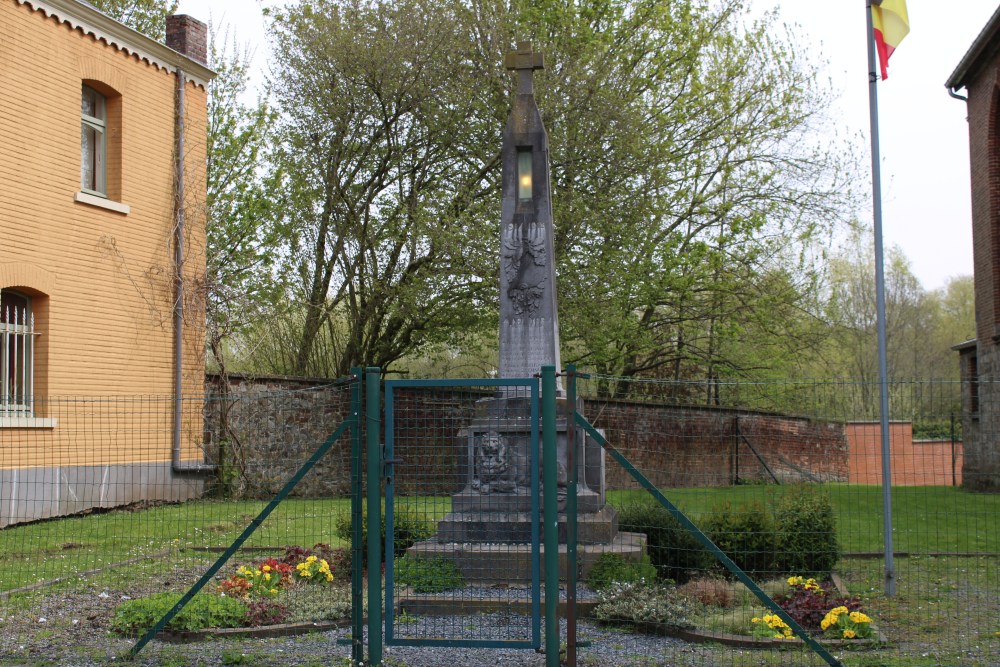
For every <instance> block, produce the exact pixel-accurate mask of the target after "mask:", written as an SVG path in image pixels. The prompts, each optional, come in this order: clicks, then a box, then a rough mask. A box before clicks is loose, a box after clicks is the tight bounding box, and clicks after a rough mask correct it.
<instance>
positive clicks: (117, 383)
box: [0, 0, 207, 468]
mask: <svg viewBox="0 0 1000 667" xmlns="http://www.w3.org/2000/svg"><path fill="white" fill-rule="evenodd" d="M38 4H39V5H40V4H41V3H38ZM53 11H54V10H51V9H50V8H48V7H47V6H46V7H42V6H39V7H38V8H36V7H35V6H34V3H32V2H31V1H30V0H0V63H2V65H0V88H2V89H3V91H4V93H3V95H0V118H3V122H2V123H0V155H2V156H3V159H2V160H0V180H2V181H3V183H4V187H3V188H0V211H2V214H0V238H2V241H0V288H10V289H17V290H19V291H22V292H25V293H27V294H28V295H30V296H31V297H32V308H33V310H34V311H35V314H36V324H37V328H38V330H39V331H40V332H41V335H40V336H39V337H38V339H37V347H36V351H35V352H36V355H35V356H36V364H35V380H36V386H35V389H36V392H35V393H36V394H37V397H36V398H37V399H38V408H39V413H38V414H36V416H37V417H46V416H47V415H46V414H44V411H45V410H46V409H47V407H46V406H48V405H52V404H53V403H52V402H50V401H46V399H48V398H53V397H64V396H87V397H98V396H122V395H140V394H142V395H152V394H156V395H167V394H170V392H171V391H172V390H173V358H172V345H173V338H174V334H173V326H172V322H171V316H172V305H173V285H172V283H173V280H172V276H173V255H172V245H173V237H172V230H173V228H174V222H175V216H174V208H175V207H174V203H175V202H174V160H175V158H174V155H175V149H174V147H175V126H176V123H175V93H176V75H175V74H174V73H173V71H172V69H171V67H168V66H167V65H169V64H170V63H169V62H166V61H163V62H161V61H157V60H156V57H157V56H152V55H148V54H149V53H153V52H155V50H156V47H158V46H159V45H157V44H155V43H152V42H151V41H150V40H146V41H141V38H140V37H138V36H135V35H134V34H132V33H129V32H127V31H125V32H122V34H125V35H126V36H129V38H130V39H134V40H137V41H138V47H137V46H136V44H134V43H125V42H122V41H121V40H117V41H116V39H117V38H115V37H113V36H112V37H108V34H111V33H103V32H101V31H102V30H104V29H107V30H112V31H113V30H115V29H116V28H115V26H113V25H110V24H111V23H113V22H110V20H108V19H107V18H106V17H102V16H100V15H98V14H96V13H95V12H94V10H93V9H91V8H89V7H87V6H86V5H85V4H84V3H79V6H78V7H76V8H68V9H66V10H63V9H60V10H58V11H59V14H58V15H57V14H53V13H51V12H53ZM68 12H79V13H80V16H71V15H69V13H68ZM81 17H82V18H81ZM91 19H93V20H92V21H91ZM102 21H104V23H103V24H102V23H101V22H102ZM102 25H104V26H105V27H104V28H102V27H101V26H102ZM94 26H97V27H94ZM94 31H96V33H95V32H94ZM147 47H148V48H147ZM160 48H162V51H163V52H164V53H166V54H167V55H168V56H170V57H173V58H177V59H179V58H180V56H177V55H176V54H173V53H172V52H169V50H168V49H166V47H160ZM85 82H86V83H87V84H88V85H91V86H92V87H95V88H99V89H100V90H101V91H102V92H104V93H106V94H107V95H108V99H109V104H108V107H109V109H108V111H109V119H108V120H109V124H108V127H107V133H106V134H107V142H108V148H109V153H108V161H107V162H108V165H107V167H108V195H109V199H108V200H104V201H105V203H110V204H125V205H127V206H128V207H129V211H128V213H127V214H126V213H123V212H121V211H116V210H111V209H109V208H107V206H97V205H93V204H91V203H86V202H84V201H79V200H78V197H77V195H78V194H79V192H80V190H81V179H80V172H81V138H80V133H81V115H80V109H81V90H82V85H83V84H84V83H85ZM186 91H187V105H186V114H187V118H186V122H185V128H186V129H185V132H186V145H187V149H186V151H187V152H186V156H185V159H186V161H187V163H186V164H187V168H186V175H187V178H188V182H187V185H186V191H187V194H188V200H187V201H185V202H184V206H185V208H186V211H187V213H186V220H187V223H188V238H187V248H186V264H185V273H186V275H187V277H188V278H189V279H190V281H191V284H192V285H195V284H198V283H199V282H202V283H203V279H204V271H205V259H204V258H205V250H204V245H205V240H204V236H205V222H204V193H205V185H206V174H205V137H206V134H205V132H206V123H207V120H206V90H205V88H204V86H202V85H198V84H196V83H194V82H193V81H189V82H188V83H187V85H186ZM188 296H189V297H190V298H191V302H190V303H189V304H188V317H187V320H186V325H185V329H184V333H183V336H184V339H183V342H184V353H185V363H184V367H183V382H184V388H183V389H184V393H186V394H200V393H201V392H202V387H203V382H204V333H203V323H204V315H203V308H202V307H201V306H200V301H201V300H200V299H198V298H197V289H191V290H190V291H189V293H188ZM72 419H73V418H72V417H71V416H68V417H65V418H64V420H63V421H62V422H60V424H59V425H58V426H57V427H56V429H58V430H61V431H62V437H61V438H60V437H59V434H58V433H55V432H54V430H53V429H46V428H36V429H27V430H25V429H20V430H21V431H22V432H20V433H14V431H16V430H18V429H8V428H0V468H16V467H29V466H51V465H75V464H86V463H89V462H91V461H101V460H115V461H120V462H122V463H134V462H140V461H150V460H158V461H163V460H166V461H169V460H170V453H171V447H170V437H169V434H166V436H165V439H164V440H163V441H162V447H159V448H158V449H156V453H151V451H152V449H151V448H150V449H146V450H144V451H143V452H141V453H140V452H139V451H128V450H123V449H122V448H121V447H118V446H117V445H116V443H115V442H114V441H113V440H110V441H109V440H104V441H101V442H88V438H87V436H86V435H81V436H80V437H75V438H67V437H66V434H68V433H74V432H75V429H77V428H78V427H77V426H76V425H75V424H74V423H73V421H72ZM79 428H82V427H79ZM199 430H200V429H199ZM26 439H30V440H31V441H32V442H33V443H34V446H33V447H32V448H30V449H29V450H15V449H13V448H12V447H10V446H8V445H9V443H11V442H15V441H16V442H25V441H26ZM60 442H61V443H66V442H71V443H72V444H71V448H70V450H69V451H67V450H65V449H61V450H60V451H56V450H57V446H56V444H57V443H60ZM183 444H184V451H183V453H182V458H183V459H184V460H196V461H200V459H201V451H200V448H199V445H200V442H185V443H183ZM150 457H152V458H150Z"/></svg>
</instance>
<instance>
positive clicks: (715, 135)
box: [273, 0, 849, 393]
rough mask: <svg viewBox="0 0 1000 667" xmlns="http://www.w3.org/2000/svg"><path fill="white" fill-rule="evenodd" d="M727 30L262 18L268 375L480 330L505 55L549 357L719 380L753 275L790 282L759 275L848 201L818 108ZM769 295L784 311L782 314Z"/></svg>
mask: <svg viewBox="0 0 1000 667" xmlns="http://www.w3.org/2000/svg"><path fill="white" fill-rule="evenodd" d="M743 12H744V10H743V6H742V4H741V3H739V2H734V1H731V2H726V3H723V4H722V6H721V7H718V8H715V7H712V6H709V4H708V3H707V2H701V1H699V0H686V1H678V2H671V3H664V2H661V1H659V0H630V1H629V2H615V3H609V2H606V1H604V0H584V1H581V2H573V3H569V2H562V1H559V0H547V1H543V2H526V1H520V0H517V1H514V2H510V3H508V2H501V1H500V0H475V1H473V2H459V1H457V0H430V1H428V2H416V1H415V0H409V1H408V2H402V3H389V2H386V1H381V0H375V1H364V2H362V1H361V0H313V1H309V2H305V3H303V4H301V5H299V6H298V7H295V8H292V9H288V10H284V11H281V12H278V13H276V14H275V15H274V22H273V28H274V34H275V38H276V49H277V58H276V62H278V63H279V65H278V70H277V71H276V73H275V74H276V76H277V77H279V78H280V79H281V81H282V87H281V89H282V90H281V93H280V95H279V105H280V107H281V111H282V122H281V126H282V127H281V136H282V139H283V141H282V145H283V146H284V147H285V148H284V149H283V151H282V155H281V164H282V165H284V168H285V169H286V175H285V179H284V181H283V184H284V185H283V188H284V189H283V192H284V193H285V195H284V196H285V198H286V199H285V201H286V202H287V204H286V205H285V206H284V207H283V210H284V212H285V214H286V222H287V224H288V225H289V228H290V229H291V230H292V233H291V234H290V236H289V238H288V241H287V243H286V245H285V246H284V248H283V250H282V251H281V252H282V254H283V256H286V257H287V258H288V259H289V260H290V262H291V264H292V265H293V266H294V267H295V270H294V272H293V274H292V277H294V282H293V286H292V288H291V289H290V291H289V292H288V297H289V299H290V301H291V302H292V303H293V304H295V306H294V315H295V318H297V319H296V320H295V324H296V326H297V327H298V334H297V335H296V355H295V358H294V359H292V360H288V361H289V362H290V364H289V366H290V368H289V370H293V371H295V372H308V371H309V370H310V369H313V370H318V369H320V367H321V364H320V363H319V360H318V358H317V355H316V350H317V345H318V341H322V340H327V341H328V342H329V343H330V347H331V349H333V352H334V354H333V357H334V361H333V362H332V363H330V364H329V365H328V368H327V367H323V368H322V371H323V372H324V373H325V372H328V371H335V372H337V373H343V372H345V371H346V369H347V368H349V367H350V366H351V365H355V364H364V365H367V364H374V365H380V366H383V367H386V366H388V365H390V364H393V363H396V362H397V361H398V360H399V359H400V358H401V357H402V356H403V355H405V354H407V353H412V352H413V351H414V350H419V349H421V347H422V346H427V345H430V344H433V343H436V342H441V341H450V342H454V339H456V338H458V337H459V336H461V335H462V334H463V333H468V332H475V333H477V334H479V335H482V333H483V331H486V330H488V327H489V325H491V324H493V325H494V326H495V313H496V287H495V285H496V272H497V258H498V256H499V252H498V250H497V245H498V238H497V237H498V234H496V232H495V231H494V226H495V224H496V223H495V221H496V220H497V219H498V218H499V196H498V192H499V182H498V179H499V170H498V166H499V165H498V162H497V157H498V151H499V146H500V131H501V129H502V127H503V122H504V119H505V117H506V114H507V110H508V108H509V99H510V97H509V96H510V92H511V86H512V80H511V77H510V76H509V74H508V73H506V72H505V71H503V70H502V68H501V63H502V62H503V56H504V53H505V52H506V51H508V50H510V48H511V47H512V45H513V44H514V43H515V41H516V40H517V39H519V38H520V39H523V38H524V37H526V36H530V37H531V38H532V39H533V40H534V41H535V48H536V49H538V50H541V51H542V52H544V54H545V57H546V60H547V63H548V66H547V69H546V70H544V71H543V72H541V73H540V75H539V79H538V84H537V86H536V90H537V95H538V97H539V105H540V107H541V108H542V109H543V113H544V114H545V118H544V120H545V123H546V125H547V127H548V130H549V133H550V140H551V153H552V154H551V169H552V182H553V184H554V188H555V193H554V207H555V210H554V215H555V219H556V225H557V229H556V239H555V241H556V255H557V261H558V275H559V286H558V289H559V301H560V323H561V326H562V332H563V341H562V342H563V348H564V350H565V352H564V359H566V360H567V361H575V362H577V363H580V364H582V365H585V366H587V367H589V368H591V369H594V370H597V371H599V372H602V373H605V374H610V375H624V376H637V375H644V376H684V377H689V376H694V375H697V374H699V373H700V374H705V373H706V372H709V371H708V369H709V368H719V367H735V366H736V364H737V361H736V358H735V357H732V356H731V357H730V358H729V359H726V358H723V356H722V355H724V354H730V353H731V352H732V351H733V350H734V346H733V345H731V344H729V342H728V339H727V338H726V336H730V333H731V332H733V331H735V330H737V329H739V327H738V326H735V325H734V324H733V323H732V317H733V316H734V315H739V316H742V315H744V314H745V313H746V312H747V311H748V309H753V308H754V307H755V306H756V304H758V303H761V299H765V300H767V301H768V302H773V301H774V295H773V294H771V293H770V292H769V291H768V289H767V286H768V284H771V285H774V284H777V283H776V282H774V280H775V277H779V276H784V278H781V279H780V280H778V282H782V281H783V284H784V286H785V287H791V286H793V285H797V286H798V287H803V286H806V285H809V284H811V281H809V280H805V281H797V280H794V279H789V277H790V276H792V275H793V274H795V273H796V271H797V270H798V269H799V268H800V267H799V266H797V265H793V266H788V265H785V264H781V263H776V261H785V260H779V259H778V258H789V257H796V256H797V250H801V249H803V248H805V247H807V246H809V245H810V244H811V243H812V242H813V241H814V239H815V238H816V236H817V235H818V234H820V233H822V232H823V231H826V230H828V229H829V228H830V226H832V225H833V224H835V222H836V221H837V220H839V219H840V218H841V215H842V211H843V210H845V209H846V208H847V205H846V204H847V201H848V196H847V195H845V194H843V193H844V192H845V188H844V187H843V185H844V184H843V182H842V180H841V179H842V176H843V173H844V171H843V169H842V165H841V164H840V162H839V160H840V158H839V157H838V156H837V154H835V153H834V152H833V151H832V150H829V149H821V148H818V147H813V146H810V145H809V144H808V143H807V142H804V141H802V134H803V133H804V132H805V131H806V130H807V129H809V128H810V126H811V124H812V123H814V122H815V121H816V116H817V113H818V112H819V111H820V110H822V109H823V108H824V104H825V99H824V97H823V93H822V90H821V89H820V87H819V86H818V85H817V82H816V81H815V74H814V70H813V69H812V67H811V66H810V65H809V64H808V63H803V62H801V61H800V60H799V59H798V58H797V57H796V56H795V55H794V50H793V49H791V48H790V46H789V45H788V44H787V43H786V42H785V41H783V39H781V38H778V37H776V36H775V35H774V34H773V32H774V31H775V29H776V28H775V26H774V24H773V18H772V17H765V18H764V19H762V20H761V21H759V22H756V23H751V24H749V25H747V24H745V20H744V13H743ZM848 173H849V172H848ZM806 268H808V267H806ZM779 293H780V294H781V295H784V296H786V297H787V299H788V301H787V303H788V304H789V306H788V307H791V308H794V304H795V303H797V302H798V301H799V300H801V299H802V298H803V295H802V294H800V293H797V292H796V291H795V290H791V289H785V288H783V289H782V290H781V291H780V292H779ZM778 311H780V309H778V310H774V311H773V312H778ZM693 332H699V333H698V334H697V338H698V342H697V345H696V344H695V342H694V341H693V340H692V338H691V336H692V335H693ZM705 332H708V333H705ZM692 350H696V352H695V353H692ZM760 361H761V360H758V362H757V363H760ZM712 372H714V371H712ZM627 386H628V385H619V387H618V389H617V391H618V392H619V393H620V392H621V391H624V389H625V387H627Z"/></svg>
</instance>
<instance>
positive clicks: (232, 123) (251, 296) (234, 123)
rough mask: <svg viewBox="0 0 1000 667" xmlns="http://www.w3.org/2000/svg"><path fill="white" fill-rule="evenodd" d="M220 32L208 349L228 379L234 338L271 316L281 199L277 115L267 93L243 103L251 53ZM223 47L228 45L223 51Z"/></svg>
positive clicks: (213, 108)
mask: <svg viewBox="0 0 1000 667" xmlns="http://www.w3.org/2000/svg"><path fill="white" fill-rule="evenodd" d="M216 37H217V35H215V34H213V39H212V44H211V47H210V52H209V59H210V67H212V69H213V70H215V72H216V73H217V76H216V78H215V79H214V80H213V81H212V84H211V87H210V89H209V98H208V151H207V157H208V169H207V172H208V187H207V193H206V194H207V197H206V208H207V218H208V223H207V253H206V254H207V268H208V272H207V273H208V275H207V290H206V313H207V344H208V348H209V351H210V352H211V354H212V359H213V361H214V363H215V365H216V367H217V368H218V369H219V370H220V371H221V373H222V374H223V375H225V373H226V370H227V352H228V349H229V347H230V346H231V345H232V341H233V340H234V339H235V338H238V337H240V336H242V335H243V334H244V333H245V332H246V331H248V330H249V329H250V328H251V327H252V325H253V324H254V323H255V320H257V319H258V318H262V317H264V316H265V312H266V310H267V308H266V306H267V303H268V302H269V300H270V298H271V294H272V292H273V290H274V289H275V287H274V281H273V279H272V278H273V269H274V262H275V254H274V248H275V247H276V246H277V245H278V243H279V233H280V229H279V228H278V227H277V226H276V225H275V224H274V221H275V218H276V217H277V216H276V213H275V210H276V208H277V207H278V206H279V205H280V201H278V200H275V199H274V197H273V182H274V179H275V177H276V175H275V174H274V173H271V172H268V171H267V170H266V169H265V168H264V167H265V157H266V153H267V151H268V148H269V145H270V144H269V142H270V141H271V140H272V138H273V137H272V132H271V128H272V127H273V125H274V122H275V119H276V114H275V112H274V111H273V110H272V109H271V107H270V106H269V105H268V103H267V102H266V94H264V95H262V96H261V97H260V98H259V99H258V100H257V101H256V102H255V103H252V104H247V103H246V102H244V98H245V97H246V92H247V82H248V78H249V74H250V70H249V67H250V53H249V51H248V50H247V49H246V48H241V47H240V46H239V45H238V43H237V42H236V40H235V39H234V40H232V41H230V40H228V39H227V36H225V35H224V36H222V38H221V39H216ZM220 42H221V44H222V46H221V48H220V47H219V45H218V44H219V43H220Z"/></svg>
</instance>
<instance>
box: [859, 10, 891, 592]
mask: <svg viewBox="0 0 1000 667" xmlns="http://www.w3.org/2000/svg"><path fill="white" fill-rule="evenodd" d="M876 4H879V3H878V2H876ZM865 17H866V18H865V20H866V21H867V24H868V33H867V35H866V39H867V41H868V107H869V119H870V124H871V137H872V204H873V210H874V217H875V310H876V318H877V321H878V380H879V409H880V413H881V414H880V422H879V423H880V426H881V428H880V431H881V433H882V535H883V545H884V548H885V595H886V596H887V597H893V596H895V595H896V566H895V563H894V562H893V551H892V465H891V461H890V451H889V380H888V377H889V364H888V362H887V359H886V351H885V348H886V343H885V338H886V336H885V266H884V264H885V262H884V260H883V248H882V172H881V167H880V165H879V162H880V156H879V140H878V89H877V83H878V75H877V74H876V72H875V31H874V28H873V25H872V0H865Z"/></svg>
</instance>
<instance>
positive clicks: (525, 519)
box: [385, 380, 539, 648]
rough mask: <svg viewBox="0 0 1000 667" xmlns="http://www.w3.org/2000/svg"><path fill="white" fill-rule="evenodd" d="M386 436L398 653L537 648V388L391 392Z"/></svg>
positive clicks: (471, 386)
mask: <svg viewBox="0 0 1000 667" xmlns="http://www.w3.org/2000/svg"><path fill="white" fill-rule="evenodd" d="M385 435H386V462H387V471H386V478H387V479H386V494H385V497H386V508H385V513H386V524H387V526H388V528H387V536H386V537H387V547H386V642H387V643H388V644H397V645H398V644H403V645H405V644H437V645H452V646H457V645H475V646H496V647H521V648H531V647H535V646H537V645H538V641H539V620H538V613H539V606H538V605H539V597H538V596H539V593H538V590H539V550H538V545H539V518H538V509H539V505H538V503H539V493H538V487H539V472H538V471H539V464H538V392H537V382H535V381H520V382H518V381H496V382H493V383H490V381H488V380H477V381H468V382H458V381H456V382H451V383H448V382H443V381H442V382H435V381H399V382H388V383H386V434H385Z"/></svg>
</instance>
